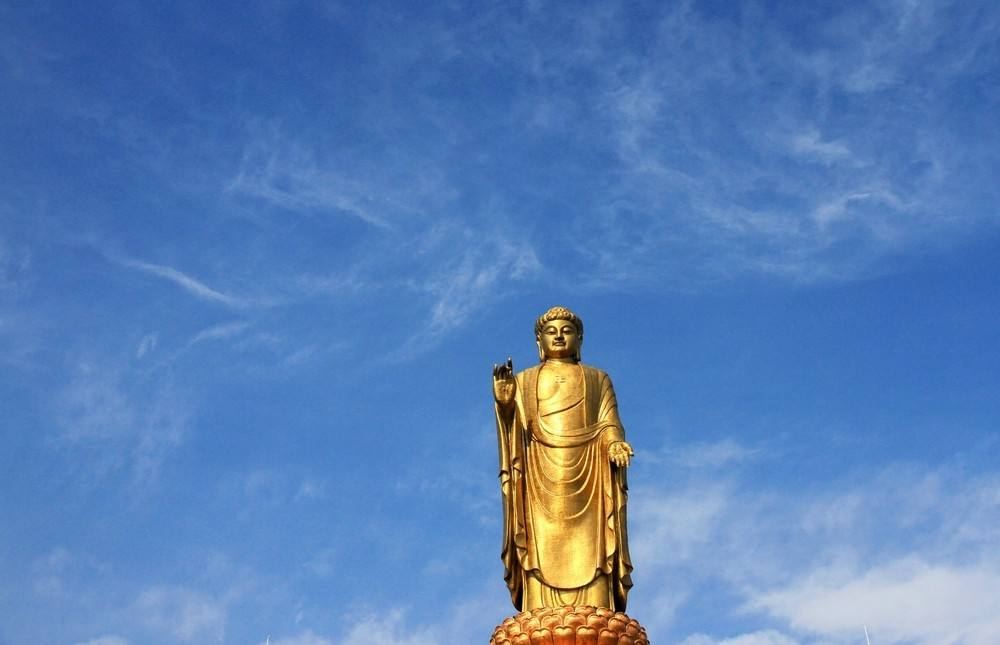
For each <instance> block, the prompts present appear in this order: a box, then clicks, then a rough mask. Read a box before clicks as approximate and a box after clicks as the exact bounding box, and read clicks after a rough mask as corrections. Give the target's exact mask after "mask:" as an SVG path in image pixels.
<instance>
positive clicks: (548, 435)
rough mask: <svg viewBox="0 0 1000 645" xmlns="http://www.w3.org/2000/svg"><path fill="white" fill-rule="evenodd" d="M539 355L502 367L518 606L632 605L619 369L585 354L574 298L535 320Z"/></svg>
mask: <svg viewBox="0 0 1000 645" xmlns="http://www.w3.org/2000/svg"><path fill="white" fill-rule="evenodd" d="M535 340H536V342H537V344H538V356H539V359H540V360H541V363H540V364H539V365H536V366H534V367H530V368H528V369H526V370H524V371H522V372H520V373H518V374H517V375H516V376H515V374H514V368H513V364H512V362H511V360H510V359H507V363H506V364H504V365H494V367H493V396H494V399H495V402H496V405H495V407H496V422H497V438H498V441H499V448H500V489H501V493H502V496H503V509H504V522H503V550H502V553H501V559H502V560H503V563H504V579H505V580H506V581H507V587H508V588H509V589H510V597H511V600H512V601H513V603H514V606H515V607H516V608H518V609H519V610H521V611H527V610H531V609H536V608H539V607H561V606H564V605H576V606H583V605H593V606H596V607H606V608H608V609H612V610H615V611H624V610H625V602H626V600H627V597H628V591H629V588H630V587H631V586H632V579H631V575H630V573H631V571H632V563H631V561H630V559H629V554H628V540H627V535H626V530H625V502H626V496H627V489H628V487H627V484H626V481H625V468H626V467H628V465H629V460H630V459H631V457H632V455H633V452H632V447H631V446H630V445H629V444H628V443H627V442H626V441H625V435H624V432H623V429H622V423H621V420H620V419H619V418H618V404H617V402H616V401H615V392H614V389H613V388H612V386H611V379H610V378H609V377H608V375H607V374H606V373H604V372H603V371H601V370H599V369H597V368H595V367H591V366H589V365H584V364H582V363H581V362H580V346H581V344H582V342H583V321H581V320H580V318H579V317H578V316H577V315H576V314H574V313H573V312H572V311H570V310H569V309H566V308H565V307H553V308H552V309H549V310H548V311H546V312H545V313H544V314H542V315H541V317H539V318H538V321H537V322H536V323H535Z"/></svg>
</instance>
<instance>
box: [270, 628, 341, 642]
mask: <svg viewBox="0 0 1000 645" xmlns="http://www.w3.org/2000/svg"><path fill="white" fill-rule="evenodd" d="M268 642H270V645H333V641H332V640H330V639H329V638H325V637H323V636H320V635H318V634H314V633H313V632H312V630H308V629H307V630H306V631H304V632H302V633H300V634H296V635H295V636H286V637H283V638H272V639H270V641H268V640H267V639H265V640H263V641H261V642H260V645H267V643H268Z"/></svg>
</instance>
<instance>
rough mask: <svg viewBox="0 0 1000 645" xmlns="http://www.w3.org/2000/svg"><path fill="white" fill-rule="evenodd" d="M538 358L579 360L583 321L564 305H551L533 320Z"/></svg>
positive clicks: (541, 359)
mask: <svg viewBox="0 0 1000 645" xmlns="http://www.w3.org/2000/svg"><path fill="white" fill-rule="evenodd" d="M535 342H536V343H538V360H540V361H546V360H550V359H551V360H557V361H567V362H569V361H572V362H579V361H580V345H582V344H583V321H582V320H580V317H579V316H577V315H576V314H575V313H573V312H572V311H570V310H569V309H567V308H566V307H552V308H551V309H549V310H548V311H546V312H545V313H544V314H542V315H541V316H539V317H538V320H537V321H535Z"/></svg>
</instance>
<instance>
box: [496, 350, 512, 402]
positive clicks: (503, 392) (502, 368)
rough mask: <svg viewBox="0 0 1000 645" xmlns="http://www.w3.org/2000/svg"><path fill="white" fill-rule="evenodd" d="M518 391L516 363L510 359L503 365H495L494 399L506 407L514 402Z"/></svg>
mask: <svg viewBox="0 0 1000 645" xmlns="http://www.w3.org/2000/svg"><path fill="white" fill-rule="evenodd" d="M516 391H517V381H516V380H514V363H513V361H511V359H510V357H507V362H506V363H505V364H503V365H496V364H494V365H493V398H494V399H496V402H497V403H499V404H500V405H502V406H504V407H506V406H509V405H510V404H511V402H512V401H513V400H514V392H516Z"/></svg>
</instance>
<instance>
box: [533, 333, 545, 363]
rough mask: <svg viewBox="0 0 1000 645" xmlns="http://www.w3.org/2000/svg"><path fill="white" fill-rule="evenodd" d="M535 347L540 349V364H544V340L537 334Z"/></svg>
mask: <svg viewBox="0 0 1000 645" xmlns="http://www.w3.org/2000/svg"><path fill="white" fill-rule="evenodd" d="M535 345H536V346H537V347H538V362H539V363H544V362H545V352H544V351H542V339H541V338H540V337H539V336H538V334H535Z"/></svg>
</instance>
